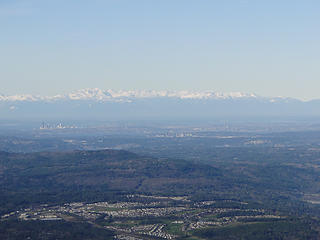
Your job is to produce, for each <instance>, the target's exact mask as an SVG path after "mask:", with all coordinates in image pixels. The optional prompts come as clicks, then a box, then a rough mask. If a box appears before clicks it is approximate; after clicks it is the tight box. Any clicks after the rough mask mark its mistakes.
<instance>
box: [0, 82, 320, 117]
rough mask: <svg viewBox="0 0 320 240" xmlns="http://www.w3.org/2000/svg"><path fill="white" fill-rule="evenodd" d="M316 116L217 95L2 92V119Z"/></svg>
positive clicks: (248, 97) (315, 110)
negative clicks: (9, 93) (19, 93)
mask: <svg viewBox="0 0 320 240" xmlns="http://www.w3.org/2000/svg"><path fill="white" fill-rule="evenodd" d="M301 116H307V117H309V116H312V117H314V116H315V117H320V100H313V101H301V100H297V99H294V98H285V97H274V98H269V97H261V96H258V95H256V94H250V93H249V94H248V93H240V92H233V93H218V92H215V91H154V90H129V91H125V90H118V91H115V90H100V89H98V88H92V89H82V90H78V91H74V92H71V93H69V94H64V95H55V96H38V95H36V96H35V95H30V94H26V95H12V96H5V95H1V94H0V120H1V119H19V120H21V119H59V120H62V119H77V120H88V119H89V120H90V119H95V120H148V119H149V120H159V119H164V120H168V119H175V120H187V119H201V120H204V119H217V118H239V117H240V118H248V119H251V117H261V118H263V119H264V118H266V117H269V118H271V119H272V118H273V117H285V118H286V117H289V118H291V117H301Z"/></svg>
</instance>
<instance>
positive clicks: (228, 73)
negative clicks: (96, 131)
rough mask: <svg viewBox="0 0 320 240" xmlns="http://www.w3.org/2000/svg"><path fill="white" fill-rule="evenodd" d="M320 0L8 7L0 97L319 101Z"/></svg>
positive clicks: (12, 1)
mask: <svg viewBox="0 0 320 240" xmlns="http://www.w3.org/2000/svg"><path fill="white" fill-rule="evenodd" d="M319 12H320V1H311V0H305V1H301V0H299V1H298V0H281V1H276V0H268V1H256V0H251V1H250V0H247V1H244V0H237V1H236V0H230V1H214V0H193V1H190V0H134V1H133V0H109V1H108V0H100V1H99V0H90V1H89V0H86V1H85V0H68V1H66V0H54V1H43V0H28V1H27V0H20V1H19V0H1V1H0V29H1V32H0V66H1V67H0V83H1V85H0V86H1V87H0V93H2V94H8V95H9V94H20V93H31V94H41V95H53V94H58V93H67V92H69V91H72V90H76V89H81V88H92V87H98V88H101V89H155V90H163V89H170V90H181V89H186V90H215V91H221V92H231V91H241V92H254V93H256V94H259V95H263V96H279V95H281V96H287V97H296V98H300V99H314V98H319V97H318V96H319V94H318V89H319V88H320V78H319V77H320V67H319V66H320V57H319V56H320V45H319V42H320V34H319V31H320V14H319Z"/></svg>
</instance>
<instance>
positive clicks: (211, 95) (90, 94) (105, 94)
mask: <svg viewBox="0 0 320 240" xmlns="http://www.w3.org/2000/svg"><path fill="white" fill-rule="evenodd" d="M148 98H171V99H200V100H207V99H208V100H209V99H217V100H224V99H259V100H266V101H269V102H279V101H284V100H285V101H290V100H292V99H290V98H281V97H278V98H263V97H259V96H257V95H255V94H252V93H241V92H231V93H219V92H215V91H170V90H168V91H166V90H164V91H156V90H128V91H126V90H110V89H109V90H101V89H99V88H86V89H81V90H77V91H73V92H71V93H69V94H66V95H55V96H39V95H30V94H24V95H12V96H5V95H1V94H0V101H7V102H18V101H27V102H37V101H49V102H52V101H59V100H64V101H66V100H71V101H78V100H90V101H98V102H104V101H133V100H135V99H148Z"/></svg>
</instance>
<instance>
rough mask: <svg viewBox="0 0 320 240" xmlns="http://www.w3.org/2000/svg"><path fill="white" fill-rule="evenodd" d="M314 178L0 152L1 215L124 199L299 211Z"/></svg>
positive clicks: (105, 154) (241, 167)
mask: <svg viewBox="0 0 320 240" xmlns="http://www.w3.org/2000/svg"><path fill="white" fill-rule="evenodd" d="M317 176H318V172H317V171H316V170H312V171H311V170H310V169H309V168H301V166H300V165H293V164H288V163H274V162H270V163H266V162H262V163H258V162H255V163H254V162H247V163H246V162H242V163H241V164H239V163H234V164H228V166H227V167H225V166H223V165H221V164H220V165H218V164H217V165H215V163H214V162H213V163H211V164H210V165H206V164H202V163H192V162H189V161H185V160H175V159H163V158H161V159H160V158H151V157H143V156H139V155H137V154H134V153H131V152H127V151H119V150H100V151H72V152H40V153H24V154H23V153H6V152H0V183H1V189H0V206H1V209H0V213H1V212H8V210H10V209H16V208H18V207H21V206H29V205H32V204H41V203H49V204H50V203H55V204H56V203H65V202H74V201H86V202H90V201H104V200H117V198H121V196H123V194H130V193H143V194H157V195H188V196H190V197H192V198H193V199H207V200H213V199H238V200H241V201H251V202H253V203H259V204H261V205H263V206H265V207H271V208H274V209H285V208H287V209H290V211H304V212H311V213H314V214H316V212H315V211H310V210H308V211H307V210H306V209H307V206H308V204H307V203H306V202H304V201H303V196H304V195H303V194H304V193H305V192H307V191H309V192H310V193H312V192H314V191H316V190H317V189H318V185H316V184H310V183H311V182H314V179H315V178H317Z"/></svg>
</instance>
